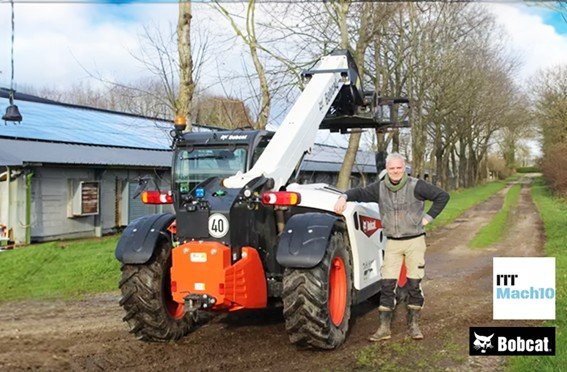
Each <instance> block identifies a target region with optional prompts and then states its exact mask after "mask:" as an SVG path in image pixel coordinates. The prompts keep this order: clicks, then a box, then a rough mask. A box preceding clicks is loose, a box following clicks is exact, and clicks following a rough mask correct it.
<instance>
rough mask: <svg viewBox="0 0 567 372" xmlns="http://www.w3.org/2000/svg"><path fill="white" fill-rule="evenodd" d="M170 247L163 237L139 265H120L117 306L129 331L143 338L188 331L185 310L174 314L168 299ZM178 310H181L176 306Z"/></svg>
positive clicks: (166, 337)
mask: <svg viewBox="0 0 567 372" xmlns="http://www.w3.org/2000/svg"><path fill="white" fill-rule="evenodd" d="M170 268H171V247H170V244H169V242H168V241H167V240H166V239H161V240H160V241H159V242H158V243H157V244H156V248H155V251H154V253H153V256H152V258H151V259H150V260H149V261H148V262H146V263H145V264H142V265H122V268H121V270H122V280H121V281H120V285H119V287H120V290H121V291H122V298H121V299H120V306H122V307H123V308H124V310H125V311H126V316H124V318H123V320H124V321H125V322H127V323H128V326H129V328H130V333H133V334H134V335H135V336H136V338H138V339H139V340H143V341H155V342H167V341H172V340H178V339H180V338H181V337H183V336H185V335H186V334H187V333H189V331H190V330H191V327H192V325H193V321H192V318H191V316H190V315H189V314H188V313H182V312H181V311H179V312H177V316H175V315H174V314H173V310H172V309H168V304H169V305H170V306H171V305H174V304H175V303H174V302H173V299H172V298H171V290H170V274H169V270H170ZM177 310H181V309H177Z"/></svg>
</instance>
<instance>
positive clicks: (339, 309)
mask: <svg viewBox="0 0 567 372" xmlns="http://www.w3.org/2000/svg"><path fill="white" fill-rule="evenodd" d="M346 303H347V276H346V270H345V263H344V261H343V259H342V258H341V257H335V258H334V259H333V261H332V262H331V272H330V274H329V312H330V314H331V321H332V322H333V324H334V325H335V326H337V327H338V326H339V325H340V324H341V323H342V322H343V319H344V317H345V311H346Z"/></svg>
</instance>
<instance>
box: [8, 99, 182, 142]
mask: <svg viewBox="0 0 567 372" xmlns="http://www.w3.org/2000/svg"><path fill="white" fill-rule="evenodd" d="M7 104H8V100H7V99H5V98H0V107H4V106H6V105H7ZM17 105H18V107H19V109H20V112H22V115H23V117H24V118H23V120H22V122H21V124H19V125H9V126H3V127H2V128H1V129H0V136H8V137H16V138H27V139H39V140H45V141H62V142H73V143H83V144H94V145H105V146H124V147H137V148H151V149H167V148H169V146H170V144H171V138H170V136H169V131H170V130H171V129H172V127H171V125H169V124H168V123H167V122H164V121H159V120H151V119H145V118H140V117H134V116H127V115H120V114H113V113H108V112H100V111H95V110H89V109H80V108H72V107H66V106H60V105H53V104H46V103H38V102H27V101H18V102H17Z"/></svg>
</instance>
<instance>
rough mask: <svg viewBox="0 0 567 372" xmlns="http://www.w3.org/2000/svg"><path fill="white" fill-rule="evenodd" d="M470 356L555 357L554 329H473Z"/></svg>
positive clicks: (470, 337) (471, 330)
mask: <svg viewBox="0 0 567 372" xmlns="http://www.w3.org/2000/svg"><path fill="white" fill-rule="evenodd" d="M469 354H470V355H483V356H484V355H555V328H554V327H471V328H470V329H469Z"/></svg>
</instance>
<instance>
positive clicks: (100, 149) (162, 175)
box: [0, 90, 376, 244]
mask: <svg viewBox="0 0 567 372" xmlns="http://www.w3.org/2000/svg"><path fill="white" fill-rule="evenodd" d="M16 104H17V105H18V107H19V108H20V111H21V112H22V115H23V121H22V123H21V124H15V125H14V124H10V123H8V124H7V125H2V126H0V228H1V229H2V230H1V231H0V233H1V234H4V239H7V238H9V239H10V240H12V241H15V242H16V243H17V244H25V243H30V242H37V241H46V240H54V239H63V238H73V237H88V236H101V235H103V234H106V233H110V232H113V231H116V229H117V228H119V227H121V226H125V225H127V224H128V223H129V222H130V221H132V220H134V219H136V218H138V217H140V216H143V215H146V214H150V213H159V212H161V211H164V210H168V208H170V206H150V205H144V204H143V203H141V201H140V200H139V198H133V196H134V193H135V190H136V188H137V187H138V183H139V180H140V179H141V178H142V177H144V176H147V175H150V176H152V178H153V179H154V180H156V181H155V183H156V184H157V185H155V186H157V187H160V188H163V189H168V187H169V173H170V167H171V155H172V154H171V150H170V144H171V138H170V136H169V132H170V130H171V129H172V125H171V122H169V121H165V120H160V119H153V118H147V117H142V116H137V115H131V114H125V113H119V112H112V111H107V110H100V109H94V108H90V107H83V106H76V105H69V104H62V103H58V102H54V101H49V100H45V99H41V98H38V97H34V96H29V95H18V94H17V95H16ZM7 106H8V94H7V91H6V90H0V110H2V111H4V110H5V108H6V107H7ZM194 130H196V131H210V130H211V128H208V127H196V128H194ZM344 153H345V149H344V148H339V147H335V146H328V145H324V144H317V145H316V146H315V147H314V148H313V151H312V153H311V154H308V155H307V156H306V158H305V160H304V162H303V164H302V168H301V173H300V177H301V178H302V179H303V180H305V181H306V182H310V183H312V182H325V183H329V184H333V183H335V182H336V177H337V175H338V172H339V170H340V166H341V163H342V160H343V157H344ZM361 173H363V174H366V175H370V177H371V178H374V176H375V174H376V168H375V159H374V154H372V153H369V152H359V154H358V157H357V164H356V165H355V166H354V167H353V180H352V182H353V185H356V184H358V182H359V177H360V176H359V175H360V174H361ZM153 183H154V182H151V184H150V188H152V187H153V186H154V185H153Z"/></svg>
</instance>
